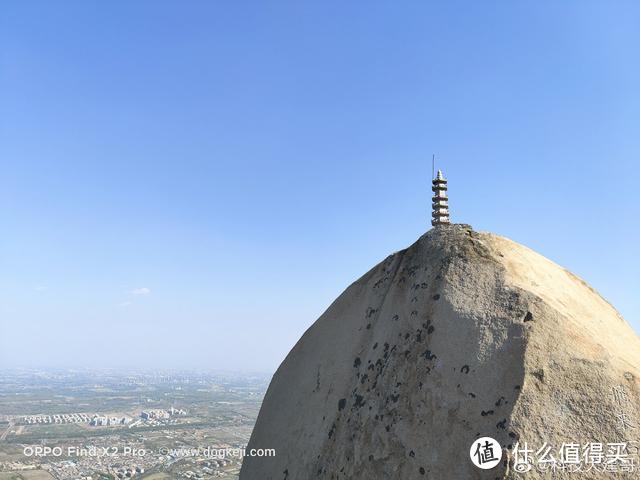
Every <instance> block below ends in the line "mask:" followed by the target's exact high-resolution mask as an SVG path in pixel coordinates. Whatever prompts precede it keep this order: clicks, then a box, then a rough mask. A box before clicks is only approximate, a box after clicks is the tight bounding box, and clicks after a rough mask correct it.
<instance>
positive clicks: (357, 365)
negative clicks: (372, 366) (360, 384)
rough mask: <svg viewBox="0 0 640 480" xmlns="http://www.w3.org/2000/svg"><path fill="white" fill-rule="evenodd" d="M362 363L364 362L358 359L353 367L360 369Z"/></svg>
mask: <svg viewBox="0 0 640 480" xmlns="http://www.w3.org/2000/svg"><path fill="white" fill-rule="evenodd" d="M361 363H362V362H361V361H360V357H356V359H355V360H354V361H353V367H354V368H358V367H359V366H360V364H361Z"/></svg>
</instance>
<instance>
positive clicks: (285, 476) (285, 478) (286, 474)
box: [282, 468, 289, 480]
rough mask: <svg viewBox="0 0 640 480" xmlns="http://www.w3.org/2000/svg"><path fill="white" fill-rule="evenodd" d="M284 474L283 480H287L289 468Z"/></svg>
mask: <svg viewBox="0 0 640 480" xmlns="http://www.w3.org/2000/svg"><path fill="white" fill-rule="evenodd" d="M282 473H284V479H283V480H287V477H288V476H289V469H288V468H287V469H286V470H284V471H283V472H282Z"/></svg>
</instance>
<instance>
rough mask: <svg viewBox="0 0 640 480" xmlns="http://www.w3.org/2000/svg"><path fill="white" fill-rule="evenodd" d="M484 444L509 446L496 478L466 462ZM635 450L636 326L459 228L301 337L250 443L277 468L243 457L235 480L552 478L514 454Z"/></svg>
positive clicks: (415, 252) (378, 270) (541, 261)
mask: <svg viewBox="0 0 640 480" xmlns="http://www.w3.org/2000/svg"><path fill="white" fill-rule="evenodd" d="M484 436H489V437H492V438H495V439H496V440H497V441H499V442H500V444H501V445H502V446H503V460H502V461H501V462H500V463H499V464H498V465H497V466H496V467H495V468H493V469H491V470H480V469H479V468H477V467H476V466H474V465H473V464H472V463H471V461H470V459H469V448H470V446H471V444H472V443H473V441H474V440H475V439H477V438H479V437H484ZM639 439H640V339H639V338H638V336H637V335H636V334H635V333H634V331H633V330H632V329H631V327H630V326H629V325H628V324H627V323H626V321H625V320H624V319H623V318H622V317H621V316H620V315H619V314H618V313H617V312H616V310H615V309H614V308H613V307H612V306H611V305H610V304H609V303H607V302H606V301H605V300H604V299H603V298H602V297H601V296H600V295H598V293H597V292H595V291H594V290H593V289H592V288H590V287H589V286H588V285H587V284H586V283H585V282H583V281H582V280H580V279H579V278H577V277H576V276H575V275H573V274H571V273H570V272H568V271H567V270H565V269H563V268H562V267H560V266H558V265H556V264H555V263H553V262H551V261H550V260H548V259H546V258H544V257H542V256H541V255H539V254H537V253H535V252H533V251H532V250H530V249H528V248H526V247H524V246H522V245H519V244H517V243H515V242H512V241H510V240H508V239H506V238H503V237H499V236H496V235H493V234H489V233H477V232H475V231H473V230H472V229H471V228H470V227H469V226H466V225H451V226H442V227H438V228H435V229H432V230H430V231H429V232H427V233H426V234H425V235H423V236H422V237H421V238H420V239H419V240H418V241H417V242H416V243H414V244H413V245H412V246H411V247H409V248H407V249H406V250H403V251H400V252H397V253H395V254H393V255H391V256H389V257H388V258H387V259H385V260H384V261H383V262H381V263H380V264H379V265H377V266H376V267H374V268H373V269H372V270H370V271H369V272H368V273H366V274H365V275H364V276H363V277H362V278H360V279H359V280H357V281H356V282H355V283H353V284H352V285H351V286H350V287H349V288H348V289H347V290H346V291H345V292H344V293H343V294H342V295H340V297H338V299H337V300H335V302H333V304H332V305H331V306H330V307H329V309H328V310H327V311H326V312H325V313H324V314H323V315H322V316H321V317H320V318H319V319H318V320H317V321H316V322H315V323H314V324H313V325H312V326H311V327H310V328H309V329H308V330H307V331H306V332H305V334H304V335H303V336H302V338H301V339H300V340H299V341H298V343H297V344H296V345H295V347H294V348H293V349H292V350H291V352H290V353H289V355H288V356H287V358H286V359H285V360H284V362H283V363H282V365H281V366H280V368H279V369H278V371H277V372H276V374H275V375H274V377H273V380H272V381H271V384H270V386H269V389H268V391H267V394H266V396H265V399H264V403H263V405H262V408H261V410H260V414H259V417H258V420H257V423H256V426H255V429H254V431H253V434H252V436H251V440H250V442H249V445H248V449H252V448H274V449H275V450H276V456H275V457H273V458H265V457H246V458H245V460H244V464H243V467H242V471H241V474H240V479H241V480H254V479H255V480H258V479H259V480H275V479H278V480H298V479H315V478H318V479H366V480H370V479H414V478H415V479H437V480H441V479H476V478H477V479H502V478H531V479H536V478H549V472H546V473H544V472H540V471H538V470H537V469H536V468H535V467H534V468H533V469H532V470H531V471H530V472H528V473H527V474H526V475H525V476H523V475H522V474H520V473H517V472H515V471H514V456H513V446H514V444H515V443H516V442H518V441H519V442H520V443H524V442H525V441H526V442H527V443H528V445H529V446H533V447H541V446H543V444H544V443H545V442H546V443H547V444H548V445H550V446H554V447H556V449H557V448H559V447H560V446H561V445H562V443H563V442H577V443H582V444H584V443H587V442H600V443H606V442H621V441H629V442H634V441H637V440H639ZM630 448H631V447H630ZM632 453H633V452H632ZM576 475H577V474H575V473H573V474H572V473H567V472H564V473H563V472H557V473H556V474H555V475H554V478H576ZM610 475H611V477H609V476H610ZM578 477H579V478H640V477H639V474H638V473H637V471H636V472H635V473H631V474H627V476H622V477H619V476H616V475H614V474H610V473H602V472H599V471H596V470H592V471H590V472H587V473H582V474H578Z"/></svg>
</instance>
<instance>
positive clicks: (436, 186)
mask: <svg viewBox="0 0 640 480" xmlns="http://www.w3.org/2000/svg"><path fill="white" fill-rule="evenodd" d="M432 183H433V186H432V187H431V190H433V197H432V199H431V200H432V201H433V203H432V207H433V211H432V212H431V217H432V218H431V225H433V226H434V227H435V226H438V225H443V224H445V223H447V224H448V223H450V222H449V199H448V198H447V179H446V178H444V175H442V171H440V170H438V174H437V175H436V178H434V179H433V181H432Z"/></svg>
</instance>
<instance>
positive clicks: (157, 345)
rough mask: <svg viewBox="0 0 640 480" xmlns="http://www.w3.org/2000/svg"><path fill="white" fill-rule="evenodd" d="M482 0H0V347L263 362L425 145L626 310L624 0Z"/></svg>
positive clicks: (426, 175)
mask: <svg viewBox="0 0 640 480" xmlns="http://www.w3.org/2000/svg"><path fill="white" fill-rule="evenodd" d="M498 4H499V5H498ZM498 4H495V5H489V4H478V3H474V2H453V3H442V4H425V3H423V2H416V3H410V4H409V5H404V6H398V5H383V4H376V5H373V4H369V3H364V2H355V3H350V4H344V3H341V2H323V3H321V4H300V3H297V2H284V3H279V4H278V5H267V4H252V5H250V6H248V5H247V4H243V5H241V4H216V3H211V2H194V3H191V4H189V5H188V6H187V5H184V4H179V3H177V2H150V1H141V2H135V3H129V2H108V3H85V2H65V3H63V4H59V3H51V2H28V3H24V2H10V3H4V4H3V5H1V6H0V27H1V28H0V70H1V71H2V75H0V103H1V104H2V110H1V111H2V114H1V115H0V180H1V185H0V220H1V224H0V231H1V232H2V234H1V235H0V368H11V367H15V366H20V365H21V366H26V367H29V366H43V365H46V366H50V367H55V366H61V367H67V368H69V367H74V366H75V367H77V366H86V367H92V368H99V367H112V368H136V367H140V368H156V367H157V368H175V369H184V368H190V369H191V368H204V366H206V367H207V368H208V369H211V368H214V369H216V368H220V369H222V370H231V371H238V372H246V371H259V372H274V371H275V369H276V368H277V367H278V365H279V364H280V362H281V361H282V360H284V357H285V356H286V354H287V353H288V352H289V350H290V349H291V348H292V347H293V346H294V344H295V343H296V341H297V340H298V339H299V338H300V336H301V335H302V334H303V333H304V331H305V330H306V329H307V328H308V327H309V326H311V324H312V323H313V322H314V321H315V320H316V319H317V318H318V317H319V316H320V314H322V312H323V311H324V310H325V309H326V308H327V307H328V306H329V305H330V303H331V302H332V301H333V300H334V299H335V298H336V297H337V296H338V295H339V294H340V293H341V292H342V291H343V290H344V289H345V288H346V287H347V286H348V285H349V284H350V283H352V282H353V281H355V280H356V279H357V278H359V277H360V276H361V275H363V274H364V273H365V272H366V271H368V270H369V269H370V268H372V267H373V266H374V265H375V264H377V263H378V262H380V261H381V260H383V259H384V258H385V257H386V256H387V255H389V254H390V253H392V252H394V251H397V250H400V249H402V248H405V247H407V246H408V245H410V244H411V243H413V242H414V241H415V240H416V239H417V238H418V237H419V236H420V235H421V234H423V233H424V232H425V231H426V230H428V228H429V227H430V225H429V221H430V211H429V210H430V203H431V191H430V184H429V181H430V176H431V155H432V153H434V152H435V154H436V156H437V162H438V166H439V167H442V168H443V170H444V173H445V175H446V176H447V177H448V179H449V187H450V190H449V194H450V199H451V200H450V204H451V214H452V220H453V221H454V222H459V223H468V224H471V225H472V226H473V227H474V228H476V229H477V230H488V231H492V232H494V233H497V234H500V235H504V236H506V237H509V238H511V239H513V240H515V241H517V242H519V243H522V244H524V245H526V246H528V247H530V248H532V249H534V250H535V251H537V252H539V253H540V254H542V255H544V256H546V257H548V258H550V259H551V260H553V261H555V262H557V263H559V264H560V265H562V266H563V267H566V268H568V269H569V270H571V271H572V272H574V273H575V274H576V275H578V276H580V277H581V278H583V279H584V280H585V281H587V282H588V283H589V284H590V285H591V286H592V287H594V288H595V289H596V290H598V291H599V292H600V293H601V294H602V295H603V296H604V298H606V299H607V300H608V301H609V302H611V303H612V304H613V305H614V306H615V307H616V308H617V309H618V310H619V311H620V312H621V314H622V315H623V316H624V317H625V318H626V319H627V321H628V322H629V323H630V324H631V325H632V326H633V327H634V329H635V331H636V332H640V298H639V297H638V295H637V286H638V280H637V272H638V271H639V270H640V259H639V256H638V255H637V243H638V240H637V239H638V238H639V236H640V225H639V224H638V222H637V221H636V220H634V219H637V218H639V217H640V200H639V196H638V190H637V188H638V187H637V185H638V183H639V182H640V164H639V163H638V161H637V158H638V156H639V154H640V135H638V129H639V128H640V91H639V90H638V88H637V85H640V64H638V62H637V61H636V60H637V48H636V46H637V45H638V44H640V31H639V30H638V29H637V24H638V21H639V20H640V5H638V4H635V3H633V2H620V3H616V4H610V3H607V4H604V3H598V2H578V1H570V2H563V3H561V4H558V3H556V2H550V1H548V2H535V4H533V3H531V4H524V3H510V2H498ZM605 192H607V195H606V201H605V195H604V194H605Z"/></svg>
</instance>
